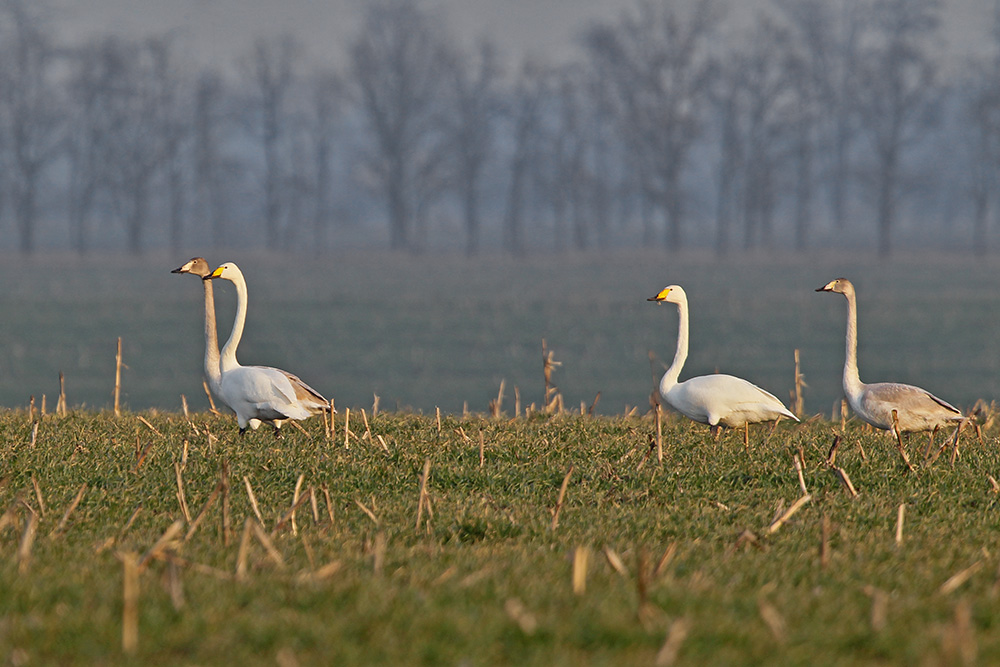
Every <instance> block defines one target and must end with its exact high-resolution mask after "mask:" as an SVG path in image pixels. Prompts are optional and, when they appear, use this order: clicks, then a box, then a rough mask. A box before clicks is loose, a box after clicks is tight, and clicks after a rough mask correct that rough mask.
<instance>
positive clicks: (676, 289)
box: [646, 285, 687, 303]
mask: <svg viewBox="0 0 1000 667" xmlns="http://www.w3.org/2000/svg"><path fill="white" fill-rule="evenodd" d="M646 301H655V302H657V303H686V302H687V294H685V293H684V289H683V288H682V287H681V286H680V285H668V286H667V287H664V288H663V289H661V290H660V291H659V292H658V293H657V294H656V296H651V297H649V298H648V299H646Z"/></svg>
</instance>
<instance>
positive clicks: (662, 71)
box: [585, 0, 721, 250]
mask: <svg viewBox="0 0 1000 667" xmlns="http://www.w3.org/2000/svg"><path fill="white" fill-rule="evenodd" d="M720 20H721V13H720V10H719V5H718V4H717V3H716V2H714V0H699V1H698V2H696V3H694V5H693V7H691V11H690V13H688V14H687V15H685V14H684V13H682V12H681V10H680V9H679V8H677V7H676V6H674V5H672V4H667V3H660V2H654V1H653V0H642V1H641V2H640V3H639V5H638V9H637V10H636V11H635V12H634V13H631V14H629V13H627V14H624V15H623V16H622V17H621V19H620V20H619V21H618V23H617V25H598V26H595V27H593V28H591V29H590V30H589V31H588V32H587V34H586V37H585V44H586V46H587V50H588V53H589V56H590V60H591V62H592V63H593V65H594V67H595V68H596V69H597V70H598V71H599V72H601V76H602V79H603V80H604V81H605V82H607V85H608V86H610V87H611V90H613V92H614V98H615V103H616V108H617V112H616V116H617V118H618V122H619V125H620V127H621V130H622V132H623V133H628V134H629V135H631V137H632V139H631V140H630V141H629V142H628V143H629V145H630V146H631V147H632V148H633V149H634V150H635V151H637V157H638V158H639V159H640V160H642V162H643V166H642V170H643V173H645V174H646V175H647V176H648V181H647V186H648V188H649V190H650V194H651V196H653V197H654V200H655V201H656V202H657V204H658V205H659V206H660V207H661V208H662V210H663V211H664V213H665V216H666V221H667V233H666V241H667V244H668V246H669V247H671V248H673V249H675V250H676V249H679V248H680V247H681V245H682V243H683V233H682V227H683V218H684V198H685V193H684V191H683V189H682V186H681V183H682V181H681V179H682V176H683V174H684V170H685V169H686V168H687V166H688V159H689V156H690V151H691V148H692V146H693V145H694V142H695V140H696V139H697V138H698V136H699V134H700V132H701V130H702V128H703V122H702V120H701V119H702V118H703V116H704V111H705V107H706V104H707V101H708V91H709V83H710V80H711V77H712V74H713V72H714V69H715V62H714V57H713V55H712V52H711V51H712V44H711V39H710V37H711V35H712V34H713V31H714V30H715V29H716V28H717V26H718V24H719V22H720Z"/></svg>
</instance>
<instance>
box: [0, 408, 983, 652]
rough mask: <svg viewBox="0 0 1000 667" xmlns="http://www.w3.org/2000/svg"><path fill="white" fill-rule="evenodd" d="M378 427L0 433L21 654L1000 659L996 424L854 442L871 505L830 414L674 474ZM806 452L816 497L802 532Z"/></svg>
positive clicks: (519, 440)
mask: <svg viewBox="0 0 1000 667" xmlns="http://www.w3.org/2000/svg"><path fill="white" fill-rule="evenodd" d="M365 416H366V418H367V424H368V425H367V428H366V426H365V422H364V421H363V420H362V419H360V418H359V415H358V414H357V413H355V412H353V411H352V413H351V417H350V428H351V431H352V432H353V437H351V438H350V440H349V447H348V446H345V443H344V420H345V417H346V415H343V414H342V415H340V416H339V417H338V419H337V421H336V423H335V428H336V431H335V434H334V439H333V441H329V440H328V439H327V437H326V434H325V431H324V425H323V423H322V421H320V420H319V419H313V420H311V421H309V422H306V423H305V427H306V429H307V432H306V433H303V432H299V431H297V430H295V429H293V428H287V429H286V431H287V432H286V435H285V437H284V438H283V439H281V440H276V439H274V438H273V437H272V436H271V435H270V433H268V432H266V430H265V429H262V430H261V431H260V432H257V433H252V434H250V435H248V436H247V437H246V438H244V439H239V438H238V437H237V436H236V433H235V431H236V429H235V424H234V422H233V420H232V418H230V417H217V416H212V415H209V414H193V415H192V416H191V419H190V421H189V420H187V419H185V418H184V417H183V416H182V415H179V414H172V415H165V414H162V413H143V414H132V413H128V414H124V415H122V416H121V417H119V418H115V417H113V416H112V415H110V414H108V413H85V412H76V413H71V414H70V415H69V416H66V417H62V418H58V417H55V416H52V415H49V416H47V417H45V418H44V419H41V420H40V422H38V426H37V431H35V432H34V435H33V434H32V432H33V423H32V421H31V419H30V418H29V415H28V414H27V413H26V412H25V411H17V412H12V411H8V412H6V413H4V414H2V415H0V459H2V460H3V462H4V463H3V475H2V480H0V552H2V553H3V558H2V559H0V591H2V594H0V660H3V661H4V662H5V663H7V664H12V665H34V664H65V665H70V664H80V665H84V664H88V665H89V664H137V665H138V664H143V665H152V664H278V665H296V664H301V665H305V664H428V665H432V664H433V665H438V664H466V665H489V664H518V665H569V664H608V665H611V664H614V665H622V664H660V665H669V664H687V665H703V664H733V665H740V664H746V665H751V664H768V663H770V664H803V665H806V664H808V665H821V664H873V663H877V664H931V665H933V664H941V665H955V664H976V663H978V664H992V663H996V662H997V661H998V660H1000V634H998V633H997V632H996V627H997V625H998V623H1000V600H998V595H1000V568H998V566H1000V555H998V554H1000V543H998V542H1000V537H998V535H1000V534H998V532H997V530H996V526H997V511H998V507H997V501H998V496H997V488H996V487H995V486H993V485H992V484H991V481H990V479H991V476H992V477H997V476H1000V448H998V438H1000V429H998V426H997V425H995V424H994V423H993V421H994V416H993V415H990V416H989V417H988V419H987V423H986V424H984V426H985V437H984V444H980V442H979V440H978V439H977V438H976V437H975V435H974V434H972V432H971V430H970V431H969V432H967V434H966V435H965V436H964V437H963V439H962V441H961V448H960V451H959V456H958V457H957V460H956V461H955V462H954V464H949V456H950V450H949V451H945V453H944V454H943V455H942V456H941V458H939V459H938V460H937V461H936V462H934V463H930V462H928V461H926V460H924V459H923V449H924V446H925V442H926V441H925V440H924V439H923V438H920V437H917V438H913V439H912V440H910V443H909V446H910V451H911V455H912V456H913V457H914V458H915V459H916V460H917V470H916V472H914V473H907V472H905V469H904V468H903V466H902V465H901V463H900V461H899V457H898V455H897V454H896V452H895V450H894V448H893V447H892V445H891V444H890V442H889V441H888V440H887V439H886V438H885V437H884V436H882V435H879V434H874V433H871V432H868V431H866V430H864V429H862V428H861V427H859V426H858V425H857V424H856V423H854V422H849V423H848V426H847V430H846V432H845V433H844V434H843V435H844V438H843V440H842V442H841V444H840V446H839V448H838V453H837V458H836V461H835V463H836V465H837V466H840V467H841V468H842V469H843V470H844V471H845V472H847V473H848V475H849V477H850V479H851V481H852V482H853V485H854V487H855V488H856V489H857V491H858V493H859V495H858V496H857V497H856V498H852V497H851V495H850V494H849V492H848V491H847V490H846V488H845V487H844V486H842V485H841V484H840V483H839V482H838V480H837V478H836V477H835V475H834V474H833V473H832V472H831V470H830V468H829V467H828V465H827V463H826V461H827V456H828V450H829V448H830V445H831V443H832V441H833V437H834V434H835V432H837V433H839V429H840V425H839V423H838V424H836V425H834V424H831V423H829V422H825V421H822V420H814V421H812V422H810V423H807V424H804V425H800V426H796V425H792V424H788V423H783V424H781V425H779V426H778V427H777V429H775V431H774V432H773V433H769V432H768V431H767V429H759V430H755V431H754V432H753V433H752V445H751V448H750V451H749V452H747V451H744V448H743V444H742V438H741V434H740V433H738V432H729V433H726V434H724V435H723V437H722V439H721V440H720V441H719V442H715V441H713V440H712V438H711V436H710V435H709V434H708V431H707V428H705V427H703V426H701V425H694V424H691V423H690V422H687V421H685V420H681V419H676V418H671V419H668V420H667V421H666V423H665V424H664V428H663V448H664V456H663V461H662V464H660V463H658V461H657V455H656V452H655V448H652V443H653V441H654V439H655V438H654V434H655V428H654V425H653V421H652V418H651V417H648V416H647V417H632V418H626V417H620V416H619V417H581V416H578V415H576V416H573V415H563V416H554V417H543V416H541V415H535V416H534V417H531V418H529V419H525V418H518V419H509V418H503V419H488V418H484V417H479V416H470V417H468V418H460V417H454V416H447V415H446V416H443V417H442V419H441V422H440V427H439V426H438V423H437V422H436V420H435V418H433V417H424V416H419V415H414V414H405V413H390V414H385V413H383V414H379V415H377V416H371V415H370V414H367V415H365ZM140 417H141V419H140ZM143 420H144V421H143ZM938 442H939V443H940V442H941V438H939V439H938ZM480 443H482V447H481V448H480ZM859 445H860V447H859ZM861 447H863V449H864V454H862V451H861ZM800 451H801V454H802V460H803V462H804V466H803V476H802V479H803V483H804V485H805V487H806V489H807V491H808V493H809V495H810V499H809V500H808V501H807V502H805V503H804V504H801V505H800V506H799V508H798V510H797V511H796V512H794V513H793V514H791V515H790V516H789V517H788V518H787V520H786V521H785V522H783V523H781V524H780V525H776V518H777V517H779V516H781V515H782V514H783V513H786V512H787V511H788V510H789V509H790V508H791V507H792V506H793V503H795V502H796V501H797V500H799V499H800V498H801V497H802V496H803V492H802V489H801V488H800V483H799V479H798V476H797V474H796V471H795V467H794V466H793V455H794V454H796V453H798V452H800ZM480 452H482V455H480ZM425 466H426V467H425ZM425 470H428V475H427V477H426V483H425V484H423V483H422V482H423V480H424V479H425V478H424V476H423V475H424V471H425ZM300 480H301V481H300ZM567 480H568V481H567ZM564 483H565V491H564V492H562V493H561V489H562V487H563V485H564ZM248 487H249V489H250V490H252V492H253V497H254V499H255V501H256V503H257V505H258V508H259V512H260V523H258V519H257V517H256V512H255V510H254V508H253V505H252V502H251V497H250V493H249V492H248ZM296 487H298V491H296ZM81 489H82V491H81ZM421 489H423V491H421ZM296 496H298V497H299V499H300V501H301V502H300V503H299V505H298V508H297V511H296V512H295V513H294V519H293V518H292V515H291V513H290V510H291V508H292V507H293V506H294V505H295V500H296ZM78 497H79V498H78ZM182 498H183V504H182V500H181V499H182ZM423 498H426V500H422V499H423ZM560 498H561V501H560ZM77 499H78V502H77ZM313 499H315V502H314V500H313ZM900 506H903V507H904V508H905V509H904V511H905V514H904V516H903V521H902V524H900V522H899V512H900V510H899V508H900ZM185 507H186V508H187V509H186V510H185V509H184V508H185ZM185 512H186V513H185ZM172 526H173V531H171V527H172ZM255 526H256V528H255ZM126 582H129V583H126ZM126 591H129V592H128V593H126Z"/></svg>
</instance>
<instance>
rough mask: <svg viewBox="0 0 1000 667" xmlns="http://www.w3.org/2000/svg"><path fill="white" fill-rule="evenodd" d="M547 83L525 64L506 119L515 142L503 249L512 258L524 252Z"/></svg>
mask: <svg viewBox="0 0 1000 667" xmlns="http://www.w3.org/2000/svg"><path fill="white" fill-rule="evenodd" d="M545 91H546V84H545V75H544V72H543V71H542V68H541V67H539V66H538V65H537V64H535V63H532V62H530V61H529V62H526V63H525V64H524V66H523V67H522V68H521V72H520V74H519V75H518V77H517V81H516V83H515V85H514V90H513V91H512V93H511V96H510V100H509V108H508V110H507V116H508V117H509V121H510V124H511V135H512V141H513V148H512V154H511V158H510V168H509V173H510V181H509V185H508V188H507V205H506V209H505V211H504V222H503V247H504V250H506V251H507V252H508V253H510V254H511V255H515V256H520V255H523V254H524V253H525V250H526V248H525V238H524V214H525V209H526V208H527V206H528V200H529V194H530V192H529V191H530V187H531V178H530V176H531V172H532V171H533V169H534V165H535V163H536V162H537V160H538V149H539V148H538V143H539V142H538V141H537V140H538V137H539V126H540V122H541V110H542V101H543V99H544V97H545V94H546V93H545Z"/></svg>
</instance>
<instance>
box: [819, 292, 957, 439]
mask: <svg viewBox="0 0 1000 667" xmlns="http://www.w3.org/2000/svg"><path fill="white" fill-rule="evenodd" d="M816 291H817V292H837V293H838V294H843V295H844V296H845V297H846V298H847V337H846V345H847V350H846V354H845V360H844V394H845V395H846V396H847V402H848V403H849V404H850V406H851V409H852V410H854V413H855V414H856V415H858V416H859V417H861V419H863V420H864V421H866V422H868V423H869V424H871V425H872V426H874V427H875V428H879V429H883V430H886V431H888V430H891V429H892V428H893V418H892V413H893V411H895V412H896V419H897V423H898V428H899V431H900V432H903V433H906V432H910V431H931V430H935V429H937V428H940V427H942V426H946V425H949V424H957V423H959V422H961V421H962V413H961V411H959V409H958V408H956V407H955V406H953V405H951V404H950V403H948V402H947V401H943V400H941V399H940V398H938V397H937V396H935V395H934V394H932V393H930V392H929V391H927V390H925V389H921V388H920V387H914V386H913V385H909V384H902V383H900V382H877V383H874V384H865V383H864V382H862V381H861V378H860V377H859V375H858V303H857V297H856V296H855V292H854V285H853V284H852V283H851V281H850V280H848V279H847V278H837V279H836V280H831V281H830V282H828V283H827V284H826V285H824V286H823V287H820V288H818V289H817V290H816Z"/></svg>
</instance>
